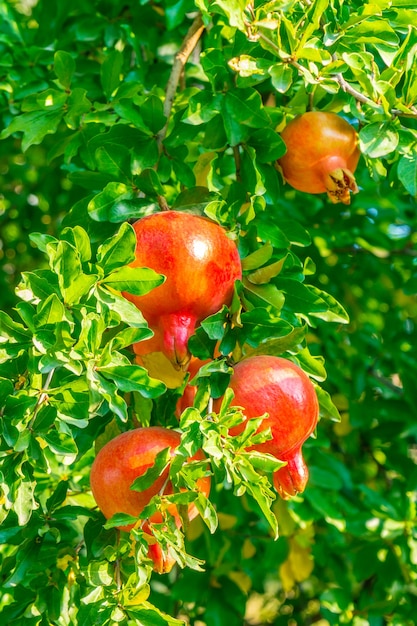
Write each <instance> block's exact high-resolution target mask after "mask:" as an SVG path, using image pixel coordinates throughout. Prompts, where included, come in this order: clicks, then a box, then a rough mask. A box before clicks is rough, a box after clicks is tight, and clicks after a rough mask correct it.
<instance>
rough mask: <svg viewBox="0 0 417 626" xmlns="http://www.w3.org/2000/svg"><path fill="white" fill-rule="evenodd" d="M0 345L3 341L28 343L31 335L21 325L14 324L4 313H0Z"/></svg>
mask: <svg viewBox="0 0 417 626" xmlns="http://www.w3.org/2000/svg"><path fill="white" fill-rule="evenodd" d="M0 332H1V336H0V344H1V343H2V342H3V341H7V340H8V341H12V342H17V343H22V342H24V343H25V342H27V341H30V339H31V336H32V333H31V332H30V331H29V330H28V329H27V328H25V327H24V326H23V325H22V324H19V323H18V322H15V321H14V320H13V319H12V318H11V317H10V315H8V314H7V313H5V312H4V311H0Z"/></svg>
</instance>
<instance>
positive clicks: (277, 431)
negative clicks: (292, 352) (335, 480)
mask: <svg viewBox="0 0 417 626" xmlns="http://www.w3.org/2000/svg"><path fill="white" fill-rule="evenodd" d="M229 386H230V388H231V389H232V390H233V391H234V394H235V395H234V398H233V402H232V405H233V406H239V407H242V409H243V413H244V415H245V417H246V419H251V418H254V417H260V416H261V415H264V414H265V413H267V414H268V417H267V418H265V419H264V420H263V422H262V424H261V427H260V430H264V429H266V428H270V429H271V435H272V439H271V440H269V441H266V442H264V443H262V444H257V445H255V446H253V448H252V449H255V450H258V451H260V452H265V453H269V454H272V455H273V456H275V457H276V458H278V459H281V460H282V461H287V465H286V466H284V467H282V468H281V469H279V470H278V471H277V472H275V474H274V485H275V488H276V490H277V491H278V493H279V494H280V495H281V497H283V498H288V497H291V496H294V495H296V494H297V493H301V492H303V491H304V489H305V487H306V484H307V481H308V469H307V466H306V464H305V462H304V459H303V456H302V452H301V446H302V444H303V443H304V442H305V440H306V439H307V438H308V437H309V436H310V435H311V433H312V432H313V431H314V429H315V427H316V425H317V420H318V416H319V404H318V399H317V395H316V391H315V389H314V385H313V384H312V382H311V381H310V379H309V377H308V376H307V374H305V372H304V371H303V370H302V369H301V368H300V367H298V365H296V364H295V363H293V362H292V361H289V360H288V359H284V358H281V357H276V356H268V355H259V356H253V357H249V358H247V359H244V360H243V361H241V362H239V363H238V364H237V365H236V366H235V367H234V372H233V374H232V377H231V380H230V385H229ZM215 405H216V403H215ZM245 423H246V422H243V423H241V424H239V425H238V426H236V427H234V428H232V429H231V430H230V433H231V434H232V435H238V434H240V433H241V432H242V431H243V429H244V427H245Z"/></svg>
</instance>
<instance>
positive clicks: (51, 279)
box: [17, 240, 59, 300]
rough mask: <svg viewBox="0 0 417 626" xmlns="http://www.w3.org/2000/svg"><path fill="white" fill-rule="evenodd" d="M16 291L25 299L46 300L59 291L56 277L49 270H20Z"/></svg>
mask: <svg viewBox="0 0 417 626" xmlns="http://www.w3.org/2000/svg"><path fill="white" fill-rule="evenodd" d="M55 241H56V240H55ZM17 291H18V294H19V295H20V297H22V298H23V297H24V298H25V299H29V300H38V299H39V300H46V299H47V298H48V297H49V296H50V295H51V294H53V293H55V294H58V293H59V284H58V277H57V275H56V274H54V273H53V272H51V270H36V272H22V282H21V283H20V284H19V287H18V290H17Z"/></svg>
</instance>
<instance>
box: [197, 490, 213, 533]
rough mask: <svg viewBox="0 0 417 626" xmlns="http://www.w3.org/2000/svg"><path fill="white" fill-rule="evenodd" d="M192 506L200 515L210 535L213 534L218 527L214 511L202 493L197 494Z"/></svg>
mask: <svg viewBox="0 0 417 626" xmlns="http://www.w3.org/2000/svg"><path fill="white" fill-rule="evenodd" d="M194 504H195V506H196V508H197V510H198V512H199V513H200V515H201V518H202V520H203V522H204V523H205V524H206V526H207V528H208V529H209V531H210V532H211V533H215V532H216V530H217V527H218V525H219V520H218V517H217V512H216V509H215V508H214V506H213V504H212V503H211V502H210V500H209V499H208V498H206V496H205V495H204V494H203V493H201V492H200V493H199V494H198V497H197V499H196V500H194Z"/></svg>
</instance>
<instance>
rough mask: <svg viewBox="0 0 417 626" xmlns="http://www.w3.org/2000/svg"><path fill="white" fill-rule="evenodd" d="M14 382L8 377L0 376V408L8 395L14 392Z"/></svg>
mask: <svg viewBox="0 0 417 626" xmlns="http://www.w3.org/2000/svg"><path fill="white" fill-rule="evenodd" d="M13 389H14V387H13V383H12V382H11V380H8V379H7V378H0V409H1V408H2V407H3V405H4V402H5V400H6V398H7V396H9V395H12V393H13Z"/></svg>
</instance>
